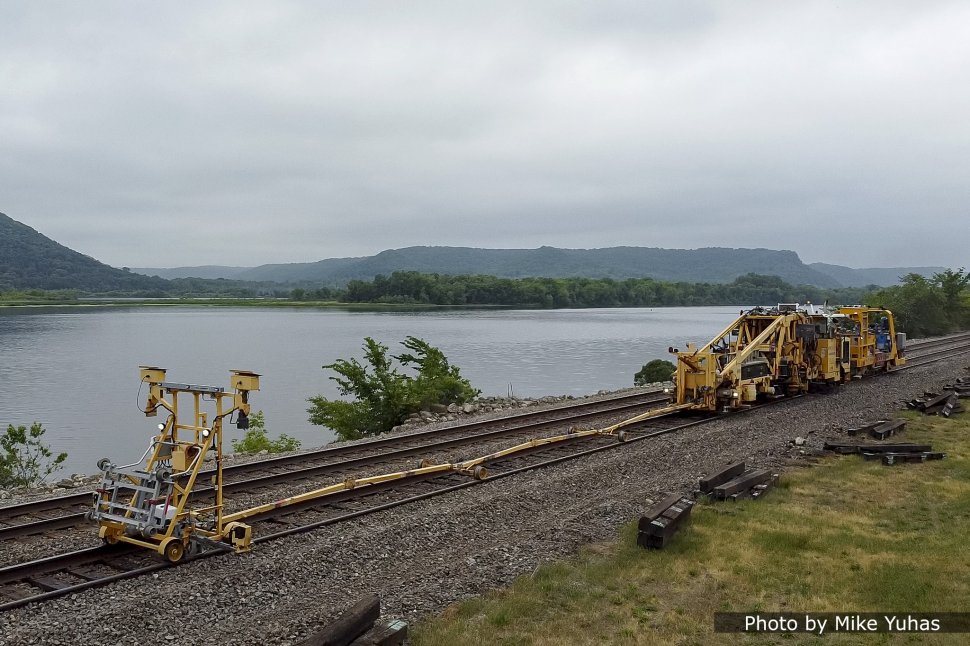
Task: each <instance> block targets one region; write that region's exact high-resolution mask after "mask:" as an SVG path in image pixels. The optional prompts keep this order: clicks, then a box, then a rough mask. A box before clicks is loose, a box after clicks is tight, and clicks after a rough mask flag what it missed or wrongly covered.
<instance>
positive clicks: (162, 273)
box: [131, 265, 252, 279]
mask: <svg viewBox="0 0 970 646" xmlns="http://www.w3.org/2000/svg"><path fill="white" fill-rule="evenodd" d="M251 269H252V267H223V266H222V265H200V266H198V267H172V268H169V269H165V268H153V267H133V268H132V269H131V271H133V272H135V273H138V274H144V275H145V276H158V277H159V278H167V279H172V278H207V279H216V278H231V279H235V278H236V277H237V276H238V275H239V274H240V273H242V272H244V271H249V270H251Z"/></svg>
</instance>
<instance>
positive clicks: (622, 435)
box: [616, 431, 629, 442]
mask: <svg viewBox="0 0 970 646" xmlns="http://www.w3.org/2000/svg"><path fill="white" fill-rule="evenodd" d="M628 439H629V437H628V436H627V434H626V431H617V433H616V441H617V442H626V441H627V440H628Z"/></svg>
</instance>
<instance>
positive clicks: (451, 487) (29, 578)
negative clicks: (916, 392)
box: [0, 334, 970, 611]
mask: <svg viewBox="0 0 970 646" xmlns="http://www.w3.org/2000/svg"><path fill="white" fill-rule="evenodd" d="M959 336H960V337H962V338H952V337H951V338H947V339H936V340H934V341H931V342H925V343H921V344H919V345H915V346H913V347H912V349H911V352H910V357H911V359H912V361H913V362H914V363H915V365H924V364H925V363H931V362H933V361H939V360H941V359H943V358H947V357H951V356H955V355H961V354H964V353H968V352H970V334H967V335H959ZM914 367H915V366H914ZM894 372H895V371H894ZM642 405H643V404H642V403H640V404H631V406H635V407H642ZM766 405H767V404H766ZM757 408H760V406H759V407H754V408H751V409H748V410H749V411H750V410H756V409H757ZM614 412H615V411H614ZM744 412H748V411H742V414H743V413H744ZM588 414H592V413H588ZM598 414H603V413H602V412H600V413H598ZM574 419H575V418H565V419H560V420H558V421H549V420H546V421H544V422H536V423H538V424H541V425H542V426H547V425H549V424H552V423H559V424H562V423H568V422H569V421H572V420H574ZM715 419H721V418H718V417H710V416H693V417H685V416H683V415H681V416H671V417H661V418H653V419H650V420H647V421H645V422H644V423H642V424H639V425H637V426H634V427H630V428H629V429H627V433H626V438H627V439H626V441H625V442H623V443H619V442H617V440H616V438H615V437H606V436H587V437H582V438H577V439H576V440H569V441H566V442H562V443H559V444H552V445H543V446H540V447H536V448H535V449H533V450H529V451H524V452H520V453H516V454H514V455H511V456H506V457H503V458H500V459H496V460H493V461H489V462H488V474H489V475H488V477H487V478H485V479H484V480H478V479H474V478H470V477H468V476H466V475H462V474H458V473H454V472H448V473H443V474H440V473H439V474H424V475H412V476H408V477H406V478H403V479H398V480H393V481H389V482H386V483H381V484H374V485H369V486H366V487H360V488H356V489H349V490H346V491H342V492H340V493H337V494H334V495H331V496H328V497H326V498H323V499H316V500H312V501H307V502H305V503H302V504H298V505H292V506H289V507H285V508H282V509H271V510H267V511H265V512H263V513H261V514H259V515H257V516H254V517H251V518H250V519H248V520H247V522H248V523H250V524H251V525H252V526H253V528H254V533H255V535H256V537H255V538H254V539H253V543H255V544H259V543H264V542H267V541H270V540H275V539H278V538H281V537H284V536H288V535H291V534H296V533H302V532H307V531H311V530H313V529H317V528H320V527H325V526H328V525H333V524H337V523H340V522H344V521H347V520H350V519H353V518H358V517H360V516H364V515H366V514H371V513H375V512H377V511H382V510H385V509H389V508H392V507H396V506H399V505H404V504H408V503H413V502H416V501H419V500H424V499H427V498H430V497H432V496H436V495H441V494H444V493H448V492H452V491H457V490H459V489H464V488H467V487H472V486H476V485H478V484H481V483H482V482H488V481H491V480H496V479H500V478H504V477H509V476H512V475H515V474H518V473H522V472H525V471H529V470H533V469H538V468H543V467H546V466H550V465H553V464H558V463H561V462H564V461H566V460H573V459H577V458H580V457H583V456H586V455H590V454H592V453H597V452H601V451H606V450H611V449H615V448H617V447H620V446H623V445H624V444H629V443H631V442H639V441H644V440H648V439H650V438H654V437H658V436H661V435H666V434H670V433H674V432H677V431H680V430H682V429H685V428H689V427H693V426H697V425H700V424H704V423H708V422H711V421H713V420H715ZM521 431H522V429H519V432H521ZM495 432H498V433H506V434H511V433H513V431H509V430H508V429H503V430H500V431H495ZM427 433H428V434H433V433H435V432H434V431H431V432H427ZM483 435H484V433H482V434H479V436H478V437H476V439H475V441H478V440H480V439H481V436H483ZM388 439H398V438H388ZM459 440H460V439H459V438H454V439H453V440H444V442H447V443H448V444H449V446H457V445H458V444H457V442H459ZM451 442H455V443H451ZM439 444H440V442H439ZM357 446H359V445H357ZM384 446H385V447H387V446H388V445H387V444H385V445H384ZM427 446H428V445H426V446H425V447H424V448H425V449H426V448H427ZM347 448H351V447H347ZM413 448H414V451H413V452H415V453H416V452H418V451H419V450H422V449H421V448H420V447H413ZM441 448H444V447H441ZM400 450H402V451H408V452H410V451H411V448H408V447H402V448H401V449H400ZM386 453H387V452H386V451H385V452H384V454H386ZM397 457H404V454H399V455H398V456H397ZM382 459H384V455H383V454H377V455H371V456H362V457H359V458H356V459H355V460H356V465H357V466H361V465H364V464H375V463H377V462H379V461H381V460H382ZM348 461H349V460H347V461H345V462H348ZM311 468H313V467H311ZM289 476H290V477H287V474H286V473H278V474H275V475H274V476H270V477H280V478H283V479H284V480H285V481H288V482H291V481H292V480H293V479H294V477H296V476H294V474H292V473H290V474H289ZM278 481H279V480H278ZM278 481H277V482H278ZM219 553H221V552H220V551H209V552H204V553H202V554H198V555H195V556H193V557H192V558H190V559H188V560H194V559H197V558H206V557H209V556H213V555H216V554H219ZM167 567H176V566H175V565H173V564H170V563H168V562H167V561H162V560H160V559H159V558H158V557H157V556H156V555H155V554H154V553H153V552H149V551H147V550H144V549H140V548H137V547H134V546H130V545H125V544H119V545H113V546H109V545H104V546H100V547H94V548H88V549H83V550H77V551H74V552H69V553H66V554H59V555H56V556H51V557H48V558H44V559H39V560H36V561H30V562H28V563H22V564H19V565H15V566H10V567H6V568H0V611H3V610H8V609H12V608H16V607H19V606H23V605H26V604H28V603H34V602H38V601H43V600H46V599H50V598H53V597H57V596H62V595H65V594H71V593H74V592H77V591H80V590H83V589H86V588H90V587H95V586H101V585H106V584H108V583H111V582H113V581H117V580H120V579H125V578H131V577H135V576H140V575H142V574H145V573H148V572H154V571H157V570H161V569H164V568H167Z"/></svg>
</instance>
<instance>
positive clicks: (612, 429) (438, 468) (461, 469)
mask: <svg viewBox="0 0 970 646" xmlns="http://www.w3.org/2000/svg"><path fill="white" fill-rule="evenodd" d="M687 408H689V406H677V405H673V406H667V407H664V408H657V409H654V410H650V411H647V412H645V413H642V414H640V415H637V416H635V417H631V418H629V419H626V420H623V421H621V422H617V423H616V424H612V425H610V426H606V427H604V428H598V429H583V430H573V431H570V432H569V433H564V434H562V435H552V436H549V437H541V438H535V439H531V440H527V441H525V442H522V443H520V444H516V445H514V446H510V447H508V448H506V449H502V450H500V451H496V452H494V453H489V454H488V455H483V456H481V457H478V458H472V459H470V460H464V461H462V462H455V463H448V462H445V463H441V464H430V463H427V461H422V463H421V466H419V467H418V468H416V469H411V470H409V471H398V472H395V473H385V474H381V475H376V476H368V477H364V478H348V479H347V480H344V481H343V482H338V483H336V484H332V485H328V486H326V487H321V488H319V489H314V490H313V491H308V492H306V493H302V494H298V495H296V496H290V497H289V498H283V499H281V500H277V501H275V502H271V503H266V504H265V505H259V506H256V507H251V508H250V509H244V510H242V511H238V512H235V513H233V514H227V515H226V516H224V520H225V521H226V522H227V523H238V522H240V521H243V520H246V519H248V518H252V517H253V516H258V515H260V514H264V513H266V512H270V511H273V510H274V509H281V508H283V507H289V506H292V505H297V504H300V503H303V502H308V501H310V500H319V499H321V498H326V497H327V496H332V495H336V494H338V493H341V492H344V491H349V490H351V489H358V488H361V487H368V486H372V485H376V484H381V483H383V482H390V481H392V480H401V479H403V478H410V477H413V476H421V475H430V474H436V473H449V472H454V473H462V474H465V475H469V476H472V477H474V478H475V479H477V480H484V479H486V478H487V477H488V470H487V469H486V468H485V463H486V462H490V461H492V460H497V459H499V458H504V457H508V456H510V455H514V454H516V453H522V452H524V451H529V450H532V449H535V448H537V447H540V446H547V445H550V444H557V443H560V442H568V441H572V440H575V439H578V438H581V437H591V436H594V435H600V436H614V437H616V438H617V439H618V440H620V441H623V440H624V439H625V436H624V434H623V433H622V431H621V429H623V428H626V427H628V426H631V425H633V424H637V423H639V422H642V421H645V420H647V419H650V418H653V417H659V416H662V415H669V414H671V413H674V412H678V411H681V410H686V409H687Z"/></svg>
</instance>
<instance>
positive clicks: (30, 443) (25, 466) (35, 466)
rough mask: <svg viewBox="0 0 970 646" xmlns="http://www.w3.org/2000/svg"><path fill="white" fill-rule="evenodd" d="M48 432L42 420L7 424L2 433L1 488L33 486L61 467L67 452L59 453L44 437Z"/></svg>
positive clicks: (0, 450)
mask: <svg viewBox="0 0 970 646" xmlns="http://www.w3.org/2000/svg"><path fill="white" fill-rule="evenodd" d="M45 432H46V429H44V427H43V426H42V425H41V424H40V422H34V423H33V424H31V425H30V427H29V428H28V427H27V426H25V425H20V426H14V425H13V424H8V425H7V431H6V432H5V433H4V434H3V435H0V487H32V486H34V485H37V484H40V483H41V482H43V481H44V480H46V479H47V478H48V476H50V475H51V474H53V473H54V472H56V471H57V470H59V469H60V468H61V464H62V463H63V462H64V460H66V459H67V453H58V454H56V455H55V454H54V452H53V451H51V449H50V448H49V447H48V446H47V445H46V444H44V442H43V440H42V439H41V438H42V437H43V436H44V433H45Z"/></svg>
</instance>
